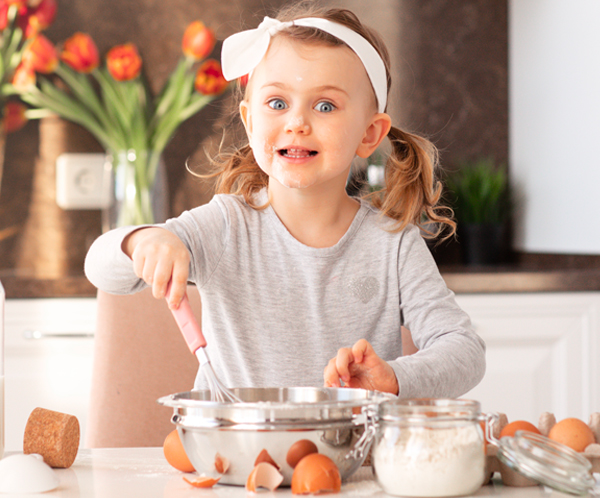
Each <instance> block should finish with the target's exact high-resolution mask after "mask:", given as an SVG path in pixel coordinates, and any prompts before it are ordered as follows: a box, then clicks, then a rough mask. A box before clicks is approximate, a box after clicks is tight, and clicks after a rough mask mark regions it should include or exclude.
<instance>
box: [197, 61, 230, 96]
mask: <svg viewBox="0 0 600 498" xmlns="http://www.w3.org/2000/svg"><path fill="white" fill-rule="evenodd" d="M227 85H228V83H227V80H226V79H225V78H224V77H223V73H222V72H221V64H219V62H218V61H216V60H215V59H208V60H206V61H204V62H203V63H202V65H201V66H200V67H199V68H198V72H197V73H196V79H195V81H194V88H196V91H197V92H199V93H202V94H203V95H219V94H220V93H223V92H224V91H225V89H226V88H227Z"/></svg>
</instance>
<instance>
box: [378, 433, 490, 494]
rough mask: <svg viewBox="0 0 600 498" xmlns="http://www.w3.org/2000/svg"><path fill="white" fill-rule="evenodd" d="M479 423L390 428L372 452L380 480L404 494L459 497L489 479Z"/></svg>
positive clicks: (386, 487)
mask: <svg viewBox="0 0 600 498" xmlns="http://www.w3.org/2000/svg"><path fill="white" fill-rule="evenodd" d="M478 429H479V428H478V427H477V425H476V424H469V425H465V426H461V427H449V428H435V429H431V428H423V427H402V428H398V427H388V428H386V429H385V431H384V433H383V435H382V436H381V437H380V438H379V440H378V443H377V445H376V447H375V448H374V451H373V458H374V467H375V471H376V473H377V479H378V481H379V483H380V484H381V486H382V487H383V489H384V490H385V491H386V493H389V494H393V495H400V496H438V497H439V496H460V495H467V494H471V493H474V492H475V491H477V490H478V489H479V487H480V486H481V485H482V483H483V480H484V468H485V451H484V445H483V441H482V437H481V434H480V432H479V430H478Z"/></svg>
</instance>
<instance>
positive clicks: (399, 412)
mask: <svg viewBox="0 0 600 498" xmlns="http://www.w3.org/2000/svg"><path fill="white" fill-rule="evenodd" d="M480 417H481V405H480V404H479V402H478V401H475V400H470V399H449V398H404V399H403V398H397V399H391V400H388V401H384V402H382V403H380V405H379V418H380V420H384V421H386V422H401V423H406V424H412V423H416V424H422V423H423V422H427V423H428V424H438V423H444V422H456V421H461V420H463V421H475V420H479V419H480Z"/></svg>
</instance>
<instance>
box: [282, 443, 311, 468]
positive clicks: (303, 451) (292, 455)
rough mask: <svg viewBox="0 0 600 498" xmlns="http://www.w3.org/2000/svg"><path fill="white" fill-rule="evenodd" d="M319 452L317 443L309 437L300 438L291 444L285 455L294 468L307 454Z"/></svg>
mask: <svg viewBox="0 0 600 498" xmlns="http://www.w3.org/2000/svg"><path fill="white" fill-rule="evenodd" d="M318 452H319V448H317V445H316V444H315V443H313V442H312V441H310V440H308V439H300V440H299V441H296V442H295V443H294V444H292V446H290V449H289V450H288V452H287V456H286V457H285V461H286V462H287V464H288V465H289V466H290V467H292V469H293V468H294V467H296V465H298V462H299V461H300V460H302V459H303V458H304V457H305V456H306V455H310V454H311V453H318Z"/></svg>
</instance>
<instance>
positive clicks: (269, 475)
mask: <svg viewBox="0 0 600 498" xmlns="http://www.w3.org/2000/svg"><path fill="white" fill-rule="evenodd" d="M282 482H283V476H282V475H281V474H280V473H279V471H278V470H277V468H275V467H274V466H273V465H271V464H270V463H267V462H259V463H258V464H257V465H256V466H255V467H254V468H253V469H252V472H250V475H249V476H248V480H247V481H246V490H248V491H250V492H252V493H256V491H257V489H258V488H266V489H268V490H269V491H275V490H276V489H277V488H278V487H279V485H280V484H281V483H282Z"/></svg>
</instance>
